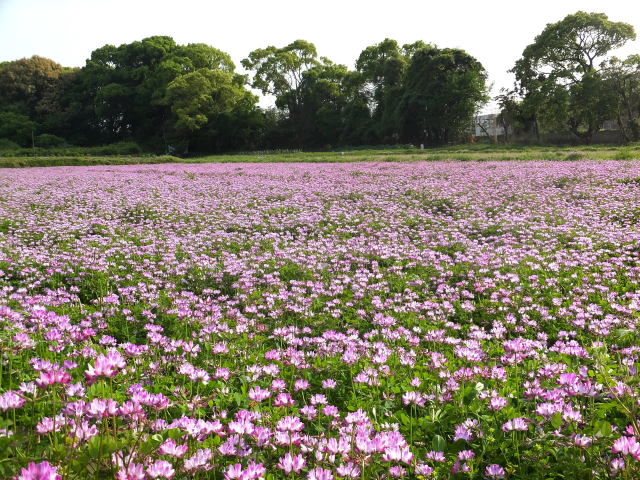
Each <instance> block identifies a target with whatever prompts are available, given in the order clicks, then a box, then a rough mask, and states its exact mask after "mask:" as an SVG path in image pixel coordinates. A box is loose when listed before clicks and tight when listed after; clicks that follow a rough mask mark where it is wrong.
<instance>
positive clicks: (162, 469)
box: [147, 460, 175, 478]
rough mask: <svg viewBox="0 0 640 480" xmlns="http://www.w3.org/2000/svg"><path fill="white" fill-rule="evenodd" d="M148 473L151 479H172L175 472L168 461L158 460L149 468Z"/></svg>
mask: <svg viewBox="0 0 640 480" xmlns="http://www.w3.org/2000/svg"><path fill="white" fill-rule="evenodd" d="M147 473H148V474H149V476H150V477H151V478H171V477H173V474H174V473H175V470H174V469H173V466H172V465H171V464H170V463H169V462H167V461H166V460H156V461H155V462H154V463H152V464H151V465H149V466H148V467H147Z"/></svg>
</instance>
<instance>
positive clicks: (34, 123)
mask: <svg viewBox="0 0 640 480" xmlns="http://www.w3.org/2000/svg"><path fill="white" fill-rule="evenodd" d="M242 65H243V66H244V67H245V68H246V69H247V70H249V71H251V72H252V73H253V74H252V76H248V75H242V74H240V73H238V72H237V71H236V66H235V65H234V63H233V62H232V60H231V58H230V57H229V55H228V54H226V53H225V52H223V51H221V50H218V49H216V48H214V47H211V46H208V45H204V44H189V45H178V44H176V42H175V41H174V40H173V39H172V38H171V37H166V36H156V37H150V38H145V39H144V40H142V41H138V42H133V43H130V44H124V45H120V46H119V47H115V46H113V45H105V46H104V47H101V48H99V49H97V50H94V51H93V52H92V53H91V57H90V58H89V59H88V60H87V62H86V65H85V66H84V67H82V68H76V69H70V68H64V67H62V66H61V65H59V64H57V63H56V62H54V61H53V60H50V59H47V58H41V57H37V56H34V57H32V58H28V59H22V60H17V61H13V62H6V63H4V64H2V65H1V66H0V138H4V139H5V142H6V141H11V142H15V143H16V144H18V145H21V146H24V147H28V146H33V145H35V146H39V147H49V146H60V145H63V144H65V143H71V144H75V145H87V146H90V145H102V144H111V143H114V142H125V141H134V142H137V143H138V144H140V145H142V146H143V147H144V148H145V149H149V150H154V151H163V152H169V153H176V154H187V153H190V152H206V153H211V152H224V151H238V150H255V149H271V148H295V149H299V148H306V149H314V148H326V147H329V146H338V145H353V146H356V145H375V144H394V143H399V142H400V143H425V144H430V145H438V144H443V143H447V142H451V141H455V140H458V139H460V138H461V137H462V136H464V135H466V134H468V127H469V119H470V118H471V117H472V115H473V113H474V112H475V111H476V110H477V109H478V107H479V105H480V104H482V103H483V102H484V101H485V100H486V99H487V95H486V91H487V87H486V72H485V70H484V68H483V67H482V65H481V64H480V63H479V62H478V61H477V60H476V59H474V58H473V57H471V56H470V55H468V54H467V53H465V52H464V51H462V50H457V49H448V48H445V49H440V48H436V47H435V46H433V45H428V44H425V43H423V42H416V43H414V44H410V45H404V46H399V45H398V43H397V42H396V41H394V40H390V39H385V40H384V41H382V42H381V43H379V44H377V45H373V46H370V47H367V48H366V49H365V50H364V51H363V52H362V54H361V55H360V56H359V58H358V61H357V62H356V69H355V70H353V71H352V70H349V69H348V68H347V67H346V66H344V65H338V64H335V63H333V62H331V61H330V60H329V59H327V58H324V57H319V56H318V54H317V51H316V48H315V46H314V45H313V44H312V43H309V42H306V41H303V40H297V41H295V42H293V43H291V44H290V45H287V46H285V47H282V48H276V47H267V48H264V49H258V50H254V51H253V52H251V53H250V54H249V56H248V57H247V58H246V59H244V60H242ZM249 87H253V88H254V89H257V90H259V91H261V92H262V93H264V94H270V95H273V96H274V97H275V105H276V106H275V108H272V109H266V110H264V109H261V108H259V107H258V97H257V96H256V95H254V94H253V93H252V92H251V90H250V89H249Z"/></svg>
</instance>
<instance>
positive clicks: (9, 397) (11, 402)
mask: <svg viewBox="0 0 640 480" xmlns="http://www.w3.org/2000/svg"><path fill="white" fill-rule="evenodd" d="M24 402H25V399H24V398H22V397H21V396H20V395H18V393H17V392H14V391H13V390H7V391H6V392H4V393H3V394H2V395H0V410H2V411H3V412H5V411H7V410H9V409H10V408H20V407H22V406H23V405H24Z"/></svg>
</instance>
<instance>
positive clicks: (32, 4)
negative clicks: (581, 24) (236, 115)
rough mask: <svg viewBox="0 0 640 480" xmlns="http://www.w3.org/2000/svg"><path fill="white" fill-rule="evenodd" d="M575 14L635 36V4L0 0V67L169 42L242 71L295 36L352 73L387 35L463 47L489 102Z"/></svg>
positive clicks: (639, 15)
mask: <svg viewBox="0 0 640 480" xmlns="http://www.w3.org/2000/svg"><path fill="white" fill-rule="evenodd" d="M578 10H584V11H587V12H604V13H606V14H607V15H608V16H609V19H610V20H613V21H624V22H627V23H630V24H631V25H633V26H634V27H635V29H636V30H637V32H638V34H639V35H640V2H638V1H637V0H626V1H621V0H609V1H608V2H603V1H593V0H580V1H576V0H566V1H565V0H555V1H550V0H538V1H524V2H516V1H513V0H511V1H508V0H476V1H467V0H465V1H455V0H454V1H446V0H439V1H436V2H434V1H429V0H414V1H408V0H395V1H389V0H385V1H381V0H324V1H314V2H311V1H308V0H306V1H305V0H271V1H268V0H262V1H256V0H239V1H236V2H234V1H233V0H225V1H224V2H219V1H215V0H209V1H207V0H0V61H4V60H16V59H18V58H23V57H30V56H31V55H41V56H44V57H48V58H51V59H53V60H55V61H57V62H58V63H61V64H62V65H64V66H82V65H84V63H85V60H86V59H87V58H88V57H89V56H90V54H91V52H92V51H93V50H94V49H96V48H98V47H101V46H103V45H105V44H113V45H120V44H122V43H129V42H132V41H135V40H140V39H142V38H145V37H148V36H151V35H169V36H172V37H173V38H174V39H175V40H176V42H177V43H179V44H186V43H196V42H201V43H207V44H209V45H212V46H214V47H216V48H219V49H221V50H223V51H226V52H228V53H229V54H230V55H231V57H232V58H233V60H234V61H235V62H236V65H237V67H238V70H240V71H242V67H241V65H240V60H241V59H242V58H245V57H246V56H247V54H248V53H249V52H250V51H251V50H254V49H256V48H262V47H265V46H267V45H275V46H284V45H286V44H288V43H290V42H292V41H293V40H296V39H298V38H302V39H305V40H308V41H310V42H313V43H314V44H315V45H316V47H317V49H318V53H319V54H320V55H322V56H326V57H329V58H330V59H331V60H333V61H334V62H336V63H342V64H345V65H347V66H349V67H350V68H353V66H354V63H355V60H356V58H357V57H358V55H359V54H360V52H361V51H362V50H363V49H364V48H365V47H367V46H369V45H373V44H375V43H378V42H380V41H381V40H383V39H384V38H385V37H389V38H393V39H396V40H398V42H399V43H400V44H401V45H402V44H403V43H410V42H414V41H416V40H423V41H425V42H427V43H434V44H436V45H438V46H439V47H456V48H462V49H464V50H466V51H467V52H469V53H470V54H471V55H473V56H475V57H476V58H477V59H478V60H480V62H482V64H483V65H484V67H485V69H486V70H487V71H488V72H489V77H490V82H491V83H493V86H494V87H493V94H494V95H495V94H498V93H499V89H500V88H501V87H511V86H512V84H513V78H512V76H511V75H510V74H508V73H507V72H506V71H507V70H508V69H510V68H511V67H512V66H513V64H514V62H515V61H516V60H517V59H518V58H519V57H520V54H521V53H522V50H523V49H524V48H525V47H526V46H527V45H528V44H530V43H531V42H532V41H533V39H534V37H535V36H536V35H537V34H538V33H540V32H541V31H542V29H543V28H544V27H545V25H546V24H547V23H551V22H556V21H558V20H561V19H562V18H564V17H565V16H566V15H567V14H569V13H574V12H576V11H578ZM630 53H640V41H635V42H629V43H628V44H627V45H626V46H625V47H624V48H623V49H621V50H620V51H618V52H616V54H617V55H618V56H626V55H628V54H630ZM261 104H262V105H268V104H269V100H265V99H263V100H262V102H261ZM491 109H492V107H491V106H489V107H488V108H487V109H486V110H491Z"/></svg>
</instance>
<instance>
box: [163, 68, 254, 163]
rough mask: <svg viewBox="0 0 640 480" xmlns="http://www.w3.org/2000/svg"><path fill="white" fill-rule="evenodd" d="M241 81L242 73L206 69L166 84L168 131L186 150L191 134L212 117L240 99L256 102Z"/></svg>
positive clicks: (223, 111) (231, 109)
mask: <svg viewBox="0 0 640 480" xmlns="http://www.w3.org/2000/svg"><path fill="white" fill-rule="evenodd" d="M244 84H245V77H243V76H242V75H237V74H233V73H231V72H229V71H226V70H209V69H205V68H203V69H200V70H196V71H194V72H191V73H187V74H186V75H182V76H179V77H176V78H175V79H174V80H173V81H172V82H171V83H169V85H168V86H167V89H166V93H165V97H164V103H165V104H166V105H167V106H169V108H170V109H171V113H172V120H171V130H172V131H173V132H174V134H175V135H176V137H177V139H178V140H181V141H182V142H183V143H184V145H185V153H187V152H188V145H189V142H190V141H191V140H192V138H193V137H194V134H195V133H196V132H198V131H199V130H200V129H201V128H202V127H204V126H205V125H207V124H208V123H210V122H211V121H212V119H214V117H216V116H219V115H222V114H228V113H230V112H232V111H233V110H234V108H235V107H236V106H237V105H238V104H239V103H242V102H244V103H246V104H248V105H249V106H253V105H255V104H256V102H257V100H258V99H257V98H256V97H255V95H253V94H251V93H250V92H249V91H248V90H246V89H245V87H244Z"/></svg>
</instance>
